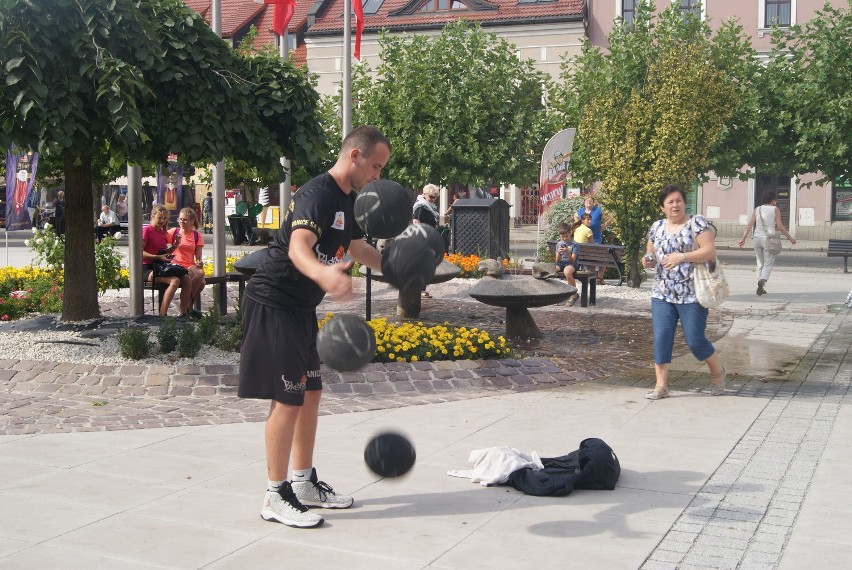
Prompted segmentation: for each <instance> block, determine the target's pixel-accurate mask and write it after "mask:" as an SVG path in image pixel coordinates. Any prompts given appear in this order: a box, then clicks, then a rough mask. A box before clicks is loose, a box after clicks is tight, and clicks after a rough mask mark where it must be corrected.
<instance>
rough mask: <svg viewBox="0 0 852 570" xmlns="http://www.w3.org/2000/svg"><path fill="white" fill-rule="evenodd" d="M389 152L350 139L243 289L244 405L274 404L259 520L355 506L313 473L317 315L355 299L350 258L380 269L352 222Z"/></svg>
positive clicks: (307, 521)
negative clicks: (330, 301) (322, 306)
mask: <svg viewBox="0 0 852 570" xmlns="http://www.w3.org/2000/svg"><path fill="white" fill-rule="evenodd" d="M390 153H391V149H390V142H389V141H388V139H387V138H386V137H385V136H384V135H383V134H382V133H381V132H380V131H378V130H377V129H375V128H374V127H370V126H361V127H358V128H357V129H355V130H353V131H352V132H351V133H349V135H347V136H346V138H345V139H344V140H343V144H342V148H341V150H340V155H339V156H338V158H337V162H336V163H335V164H334V166H332V168H331V169H330V170H329V171H328V172H326V173H324V174H321V175H319V176H317V177H316V178H313V179H312V180H310V181H309V182H308V183H306V184H305V185H304V186H302V187H301V188H300V189H299V192H297V193H296V194H295V195H294V196H293V200H292V202H291V203H290V210H289V212H288V214H287V218H286V221H285V223H284V224H283V225H282V227H281V229H280V230H279V232H278V234H277V236H276V238H275V240H274V241H273V243H272V244H271V245H270V247H269V255H268V256H267V258H266V260H265V261H264V262H263V263H262V264H261V265H260V267H258V269H257V271H256V272H255V274H254V275H253V276H252V278H251V280H250V281H249V283H248V285H247V286H246V290H245V296H244V300H243V306H242V315H243V317H242V318H243V345H242V351H241V353H240V387H239V396H240V397H241V398H261V399H268V400H271V406H270V410H269V417H268V419H267V422H266V432H265V436H266V464H267V472H268V475H267V477H268V479H269V486H268V489H267V491H266V495H265V497H264V501H263V507H262V509H261V513H260V514H261V516H262V517H263V518H264V519H266V520H269V521H278V522H281V523H283V524H285V525H289V526H294V527H314V526H318V525H320V524H322V523H323V518H322V516H320V515H318V514H316V513H315V512H313V511H310V510H308V508H307V507H308V506H315V507H324V508H338V509H345V508H347V507H350V506H352V503H353V499H352V497H349V496H346V495H342V494H340V493H335V492H334V490H333V489H332V488H331V487H330V486H329V485H327V484H326V483H324V482H322V481H320V480H319V479H318V478H317V473H316V469H314V462H313V451H314V442H315V439H316V430H317V423H318V412H319V403H320V396H321V394H322V379H321V377H320V359H319V356H318V353H317V347H316V342H317V318H316V308H317V306H318V305H319V303H320V302H321V301H322V299H323V297H324V296H325V294H326V293H329V294H330V295H331V296H332V297H334V298H335V299H345V298H347V297H349V296H350V295H351V294H352V278H351V277H350V275H349V269H350V268H351V265H352V262H351V261H349V256H351V258H352V259H354V260H356V261H359V262H361V263H362V264H364V265H366V266H368V267H370V268H372V269H374V270H377V271H380V270H381V256H380V254H379V252H378V251H376V250H375V248H373V247H372V246H371V245H369V244H368V243H367V242H366V241H365V240H364V234H363V232H362V231H361V229H360V228H359V227H358V224H357V223H356V222H355V215H354V203H355V197H356V195H357V193H358V191H359V190H361V189H362V188H363V187H364V186H366V185H367V184H369V183H370V182H372V181H374V180H377V179H378V178H379V175H380V174H381V172H382V169H383V168H384V167H385V165H386V164H387V162H388V160H389V159H390ZM347 254H348V255H347ZM291 458H292V469H293V471H292V480H291V481H288V480H287V470H288V468H289V467H290V466H291V465H290V464H291Z"/></svg>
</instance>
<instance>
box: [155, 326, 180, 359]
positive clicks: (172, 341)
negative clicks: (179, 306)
mask: <svg viewBox="0 0 852 570" xmlns="http://www.w3.org/2000/svg"><path fill="white" fill-rule="evenodd" d="M177 343H178V331H177V321H176V320H175V319H174V317H166V318H164V319H163V323H162V324H161V325H160V328H159V329H158V330H157V344H158V345H160V352H162V353H163V354H169V353H170V352H172V351H173V350H174V349H175V348H177Z"/></svg>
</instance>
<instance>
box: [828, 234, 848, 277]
mask: <svg viewBox="0 0 852 570" xmlns="http://www.w3.org/2000/svg"><path fill="white" fill-rule="evenodd" d="M850 255H852V239H830V240H828V253H827V254H826V257H842V258H843V273H849V256H850Z"/></svg>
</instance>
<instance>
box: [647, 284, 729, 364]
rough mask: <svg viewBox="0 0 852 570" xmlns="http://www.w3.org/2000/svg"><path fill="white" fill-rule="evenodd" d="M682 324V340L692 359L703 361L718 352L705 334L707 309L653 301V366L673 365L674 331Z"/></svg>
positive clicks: (696, 304) (652, 299)
mask: <svg viewBox="0 0 852 570" xmlns="http://www.w3.org/2000/svg"><path fill="white" fill-rule="evenodd" d="M678 320H680V322H681V327H682V328H683V337H684V338H685V339H686V344H687V346H689V350H691V351H692V354H693V356H695V358H697V359H698V360H701V361H704V360H707V359H708V358H710V357H711V356H713V353H714V352H716V349H715V348H713V344H711V342H710V341H709V340H707V337H706V336H705V334H704V331H705V329H706V328H707V309H705V308H704V307H702V306H701V305H699V304H698V303H682V304H681V303H669V302H667V301H663V300H662V299H656V298H653V297H652V298H651V325H652V327H653V329H654V362H655V363H656V364H669V363H670V362H671V361H672V348H673V347H674V337H675V330H676V329H677V322H678Z"/></svg>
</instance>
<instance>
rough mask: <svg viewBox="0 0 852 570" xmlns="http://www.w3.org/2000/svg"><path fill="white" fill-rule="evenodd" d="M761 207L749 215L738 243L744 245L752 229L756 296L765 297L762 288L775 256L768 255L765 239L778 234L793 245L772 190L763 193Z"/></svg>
mask: <svg viewBox="0 0 852 570" xmlns="http://www.w3.org/2000/svg"><path fill="white" fill-rule="evenodd" d="M762 198H763V205H761V206H758V207H757V208H755V209H754V211H753V212H752V213H751V218H749V220H748V225H747V226H746V229H745V231H744V232H743V237H742V239H741V240H740V242H739V246H740V247H742V246H743V244H745V240H746V236H748V232H749V230H751V228H752V227H754V236H752V242H753V245H754V255H755V257H756V258H757V294H758V295H766V289H764V288H763V286H764V285H765V284H766V282H767V281H769V274H770V273H772V266H773V265H775V256H774V255H772V254H771V253H769V249H768V248H767V247H766V238H767V237H769V236H771V235H775V233H776V232H780V233H781V234H783V235H784V236H786V237H787V239H788V240H790V243H791V244H795V243H796V240H794V239H793V236H791V235H790V234H789V233H787V228H785V227H784V222H782V221H781V210H780V209H779V208H778V206H777V202H778V201H777V199H776V195H775V192H774V191H773V190H764V191H763V196H762Z"/></svg>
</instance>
